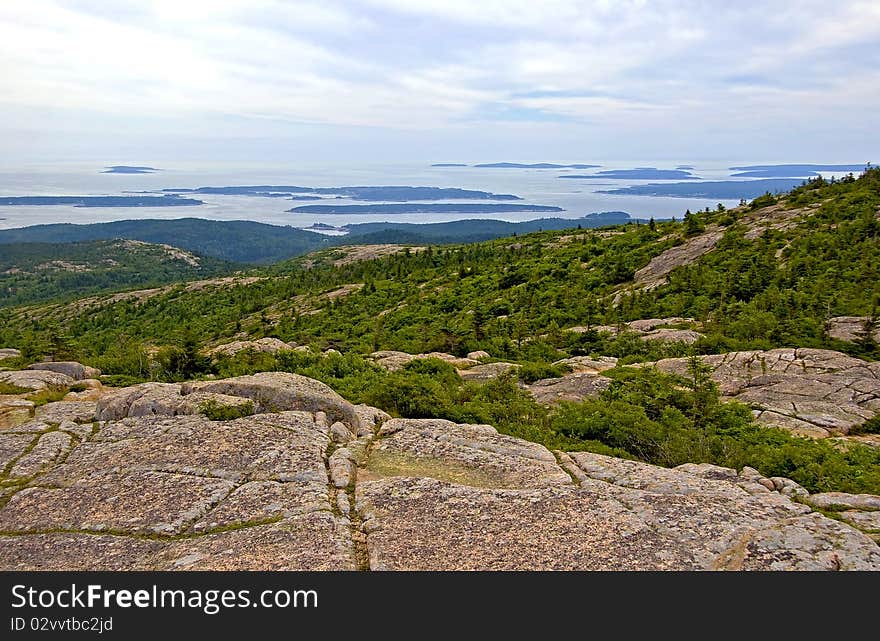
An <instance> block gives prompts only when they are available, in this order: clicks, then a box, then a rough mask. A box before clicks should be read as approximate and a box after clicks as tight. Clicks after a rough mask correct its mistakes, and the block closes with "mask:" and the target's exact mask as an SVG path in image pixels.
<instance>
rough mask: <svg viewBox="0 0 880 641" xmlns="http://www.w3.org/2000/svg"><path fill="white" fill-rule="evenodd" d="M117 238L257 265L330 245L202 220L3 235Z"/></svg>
mask: <svg viewBox="0 0 880 641" xmlns="http://www.w3.org/2000/svg"><path fill="white" fill-rule="evenodd" d="M115 238H127V239H130V240H141V241H144V242H148V243H160V244H167V245H172V246H174V247H180V248H181V249H185V250H187V251H191V252H195V253H197V254H200V255H202V256H211V257H213V258H217V259H220V260H224V261H230V262H234V263H252V264H269V263H273V262H277V261H279V260H284V259H285V258H291V257H292V256H299V255H301V254H305V253H307V252H309V251H311V250H313V249H316V248H318V247H321V246H322V245H324V244H326V243H327V242H328V240H327V236H323V235H321V234H316V233H314V232H310V231H303V230H301V229H296V228H294V227H280V226H277V225H266V224H263V223H254V222H248V221H242V220H234V221H219V220H204V219H201V218H179V219H175V220H120V221H116V222H111V223H92V224H87V225H73V224H68V223H59V224H53V225H34V226H32V227H23V228H20V229H4V230H0V245H8V244H13V243H56V244H57V243H70V242H84V241H90V240H112V239H115Z"/></svg>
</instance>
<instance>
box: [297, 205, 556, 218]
mask: <svg viewBox="0 0 880 641" xmlns="http://www.w3.org/2000/svg"><path fill="white" fill-rule="evenodd" d="M287 211H288V212H290V213H294V214H355V215H358V214H490V213H511V212H522V211H538V212H548V211H563V210H562V208H561V207H550V206H547V205H508V204H501V203H391V204H371V205H303V206H301V207H294V208H293V209H288V210H287Z"/></svg>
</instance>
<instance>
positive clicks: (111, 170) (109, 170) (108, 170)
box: [101, 165, 162, 174]
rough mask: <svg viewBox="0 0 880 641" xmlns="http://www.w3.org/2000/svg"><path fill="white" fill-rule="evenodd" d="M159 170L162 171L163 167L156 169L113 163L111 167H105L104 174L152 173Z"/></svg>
mask: <svg viewBox="0 0 880 641" xmlns="http://www.w3.org/2000/svg"><path fill="white" fill-rule="evenodd" d="M157 171H162V170H161V169H156V168H155V167H137V166H133V165H111V166H110V167H105V168H104V171H102V172H101V173H102V174H152V173H155V172H157Z"/></svg>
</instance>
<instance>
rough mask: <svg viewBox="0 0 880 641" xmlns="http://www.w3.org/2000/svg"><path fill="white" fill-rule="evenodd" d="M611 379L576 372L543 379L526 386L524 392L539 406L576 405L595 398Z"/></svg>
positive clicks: (606, 387) (609, 383) (590, 373)
mask: <svg viewBox="0 0 880 641" xmlns="http://www.w3.org/2000/svg"><path fill="white" fill-rule="evenodd" d="M609 385H611V379H610V378H607V377H605V376H599V375H597V374H594V373H592V372H576V373H574V374H566V375H565V376H562V377H560V378H545V379H541V380H540V381H535V382H534V383H532V384H531V385H526V390H527V391H528V392H529V393H530V394H531V395H532V396H533V397H534V398H535V400H536V401H537V402H538V403H540V404H541V405H554V404H556V403H560V402H562V401H571V402H574V403H578V402H581V401H583V400H584V399H587V398H595V397H597V396H599V394H600V393H601V392H602V391H603V390H606V389H608V386H609Z"/></svg>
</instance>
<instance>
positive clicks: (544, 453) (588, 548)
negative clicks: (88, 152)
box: [0, 374, 880, 571]
mask: <svg viewBox="0 0 880 641" xmlns="http://www.w3.org/2000/svg"><path fill="white" fill-rule="evenodd" d="M301 379H302V380H301ZM209 384H210V385H214V384H218V385H220V386H221V388H220V389H219V390H215V389H205V388H204V386H205V385H209ZM320 385H321V384H319V383H317V382H316V381H311V380H310V379H304V378H303V377H295V376H294V375H289V374H273V375H270V376H263V377H260V376H259V375H258V376H255V377H238V378H236V379H226V380H221V381H211V382H210V383H206V382H194V383H187V384H183V385H161V384H147V385H139V386H133V387H131V388H126V389H122V390H118V391H117V392H115V393H114V394H113V398H112V401H111V400H107V399H111V397H110V396H108V397H107V399H103V400H102V402H99V403H97V404H95V407H96V408H98V409H96V413H98V414H101V413H102V412H106V414H107V418H104V419H101V420H99V421H95V422H94V423H92V422H85V423H80V422H77V421H78V420H82V419H86V420H87V419H88V417H87V415H85V414H84V411H85V410H86V409H88V406H89V405H90V404H89V403H86V402H82V403H80V402H58V403H51V404H48V405H46V406H44V408H48V409H46V410H45V414H44V418H46V420H45V421H44V420H43V419H41V418H39V417H38V418H34V419H30V420H28V421H27V422H26V423H24V424H22V425H20V426H18V427H15V428H9V429H4V430H0V481H2V483H0V569H3V570H13V569H14V570H25V571H27V570H153V571H155V570H353V569H358V568H360V569H364V567H365V566H366V565H368V567H369V569H373V570H379V569H412V570H415V569H425V570H432V569H437V570H441V569H442V570H456V569H479V570H490V569H494V570H499V569H510V570H528V569H534V570H548V569H566V570H588V569H615V570H624V569H645V570H658V569H670V570H718V569H733V570H741V569H743V570H751V569H778V570H784V569H799V570H817V569H831V570H834V569H855V570H869V569H880V548H878V547H877V544H876V543H875V542H874V540H872V538H870V537H871V536H875V534H874V530H873V529H872V525H871V524H872V523H873V518H874V517H873V515H874V514H878V513H880V509H878V508H877V507H873V509H874V511H872V512H868V511H865V510H868V509H872V506H878V505H880V497H873V496H865V495H833V496H832V495H824V496H825V502H824V503H822V498H821V497H822V496H823V495H816V496H818V497H820V498H819V499H818V503H822V504H823V505H826V506H830V507H831V508H841V507H842V508H843V509H844V510H846V512H841V519H844V520H845V521H847V522H849V523H853V524H855V525H858V526H859V527H864V528H865V530H866V532H867V533H864V532H861V531H859V530H858V529H856V528H853V527H852V526H850V525H847V523H846V522H844V521H838V520H834V519H830V518H827V517H825V516H823V515H822V514H819V513H813V512H811V511H810V508H809V507H808V506H807V505H805V504H802V503H800V502H796V501H792V500H791V499H789V498H788V497H787V496H784V495H783V494H782V493H780V492H785V491H786V488H794V485H796V484H792V482H791V481H790V480H789V479H778V481H779V483H778V484H780V485H781V486H782V490H781V491H780V492H770V491H769V490H767V488H766V487H764V485H762V484H761V483H760V482H761V481H769V482H770V483H771V484H772V481H771V480H770V479H764V478H763V477H760V474H759V473H758V472H757V471H755V470H750V469H743V470H742V471H741V472H739V473H737V472H736V470H732V469H728V468H722V467H717V466H713V465H706V464H688V465H683V466H680V467H679V468H675V469H666V468H660V467H655V466H652V465H648V464H645V463H638V462H635V461H627V460H622V459H616V458H612V457H607V456H600V455H597V454H589V453H585V452H576V453H568V454H567V453H565V452H556V453H553V452H550V451H548V450H547V449H546V448H544V447H543V446H541V445H538V444H535V443H530V442H527V441H523V440H521V439H517V438H514V437H510V436H506V435H502V434H499V433H498V432H497V431H496V430H495V429H494V428H492V427H490V426H487V425H461V424H456V423H451V422H449V421H443V420H437V419H391V418H389V417H388V416H387V415H386V414H384V413H383V412H381V411H380V410H376V409H374V408H368V407H366V406H357V407H354V406H351V405H347V406H346V405H342V406H340V405H339V404H338V403H339V399H338V398H337V397H334V396H330V395H327V394H325V393H324V391H325V388H324V387H322V386H320ZM184 392H185V393H184ZM236 394H240V395H236ZM297 394H299V395H300V396H297ZM202 395H204V396H202ZM209 395H215V397H221V398H225V397H229V398H234V399H238V401H242V400H247V401H250V402H251V403H252V404H253V407H254V411H256V412H258V413H256V414H254V415H251V416H245V417H242V418H238V419H235V420H210V419H209V418H208V417H206V416H202V415H199V414H177V415H174V414H163V413H159V412H158V411H157V412H153V411H152V410H151V409H150V408H153V409H156V410H160V409H161V408H164V410H162V411H165V410H167V411H169V412H173V411H176V410H177V409H179V408H183V409H186V408H187V405H186V404H187V403H192V401H193V399H198V398H200V397H209ZM104 401H107V402H104ZM274 401H277V402H279V404H282V403H283V404H285V405H288V406H291V405H296V406H300V409H297V410H285V409H283V408H277V407H273V405H272V402H274ZM318 401H320V402H318ZM343 402H344V401H343ZM65 406H71V408H67V407H65ZM80 406H82V407H80ZM302 406H305V407H302ZM346 408H348V411H350V412H351V415H352V416H353V417H355V420H356V421H357V423H356V425H357V427H356V428H355V427H354V426H353V424H352V423H351V422H348V421H345V420H340V419H339V418H337V417H336V416H335V413H337V412H340V413H344V411H343V410H345V409H346ZM42 409H43V408H38V411H40V410H42ZM74 410H75V411H74ZM141 410H145V412H144V415H142V416H136V415H134V414H138V413H140V412H141ZM146 410H149V411H146ZM49 418H54V419H60V420H59V422H55V421H54V420H53V421H49V420H48V419H49ZM343 427H345V428H346V429H347V430H348V433H349V435H351V436H352V437H353V436H354V433H355V432H356V433H358V434H360V436H359V437H358V438H356V439H353V440H350V441H348V443H347V444H346V445H345V447H338V448H336V449H334V447H335V446H334V444H333V442H332V440H331V436H333V435H335V434H341V433H342V431H343V430H342V428H343ZM362 430H363V431H362ZM356 463H357V465H360V467H357V466H356ZM774 480H777V479H774ZM774 487H775V486H774ZM755 488H760V490H761V492H760V493H759V492H758V491H757V490H756V489H755ZM352 495H353V496H354V505H352V501H351V497H352ZM829 496H831V498H828V497H829ZM841 497H844V498H841ZM804 500H806V501H811V500H813V501H814V502H815V501H816V500H815V499H814V497H806V498H805V499H804ZM822 509H828V507H823V508H822ZM849 512H854V513H853V514H850V513H849ZM844 514H845V516H844ZM362 546H365V548H364V547H362Z"/></svg>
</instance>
